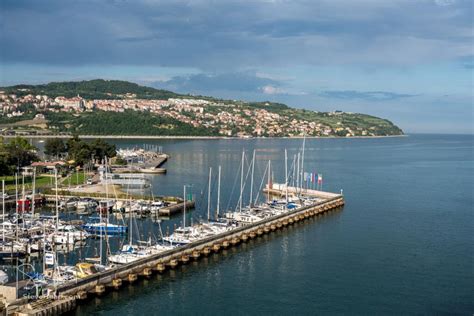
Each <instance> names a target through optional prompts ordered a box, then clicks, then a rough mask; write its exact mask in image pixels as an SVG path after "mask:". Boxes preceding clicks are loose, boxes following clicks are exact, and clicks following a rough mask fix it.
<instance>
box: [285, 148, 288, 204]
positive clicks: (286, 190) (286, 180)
mask: <svg viewBox="0 0 474 316" xmlns="http://www.w3.org/2000/svg"><path fill="white" fill-rule="evenodd" d="M285 196H286V204H288V151H287V150H286V148H285Z"/></svg>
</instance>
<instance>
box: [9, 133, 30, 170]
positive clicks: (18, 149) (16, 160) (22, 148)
mask: <svg viewBox="0 0 474 316" xmlns="http://www.w3.org/2000/svg"><path fill="white" fill-rule="evenodd" d="M5 148H6V151H7V153H8V161H9V165H10V166H11V167H13V168H14V169H19V168H21V167H24V166H28V165H30V164H31V163H32V162H33V161H35V160H38V156H37V155H36V150H37V149H36V147H34V146H33V145H31V144H30V143H29V142H28V140H27V139H25V138H23V137H16V138H13V139H12V140H11V141H10V142H9V143H8V144H7V145H5Z"/></svg>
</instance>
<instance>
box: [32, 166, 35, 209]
mask: <svg viewBox="0 0 474 316" xmlns="http://www.w3.org/2000/svg"><path fill="white" fill-rule="evenodd" d="M35 189H36V167H33V189H32V191H33V192H32V198H31V203H32V205H31V214H32V215H35Z"/></svg>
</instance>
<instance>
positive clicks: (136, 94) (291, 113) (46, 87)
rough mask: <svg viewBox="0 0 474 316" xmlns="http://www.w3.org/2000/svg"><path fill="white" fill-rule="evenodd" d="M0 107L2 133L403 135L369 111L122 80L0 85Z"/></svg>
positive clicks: (396, 128)
mask: <svg viewBox="0 0 474 316" xmlns="http://www.w3.org/2000/svg"><path fill="white" fill-rule="evenodd" d="M0 102H1V105H2V108H1V109H2V112H1V114H0V128H2V133H3V134H5V133H18V132H19V131H22V132H24V133H38V134H39V133H44V132H47V133H53V134H57V133H67V134H82V135H85V134H87V135H144V136H149V135H151V136H155V135H156V136H159V135H163V136H173V135H176V136H178V135H179V136H197V135H199V136H230V137H232V136H238V137H259V136H260V137H262V136H264V137H280V136H285V137H286V136H287V137H293V136H301V135H308V136H322V137H324V136H344V137H351V136H389V135H402V134H403V131H402V130H401V129H400V128H399V127H397V126H396V125H394V124H393V123H392V122H390V121H389V120H386V119H381V118H378V117H374V116H371V115H366V114H360V113H348V112H342V111H333V112H318V111H310V110H304V109H294V108H290V107H288V106H287V105H285V104H282V103H276V102H244V101H235V100H222V99H218V98H213V97H206V96H193V95H184V94H177V93H174V92H171V91H167V90H160V89H155V88H151V87H145V86H141V85H138V84H136V83H131V82H127V81H119V80H103V79H96V80H89V81H78V82H51V83H48V84H42V85H16V86H11V87H4V88H0ZM26 126H28V128H26ZM25 130H26V131H25Z"/></svg>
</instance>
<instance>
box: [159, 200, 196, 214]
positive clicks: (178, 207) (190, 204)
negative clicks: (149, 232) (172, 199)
mask: <svg viewBox="0 0 474 316" xmlns="http://www.w3.org/2000/svg"><path fill="white" fill-rule="evenodd" d="M185 203H186V209H187V210H190V209H193V208H194V205H195V203H194V201H186V202H180V203H177V204H172V205H168V206H165V207H163V208H160V210H159V211H158V215H160V216H167V217H170V216H173V215H174V214H177V213H181V211H183V210H184V206H185Z"/></svg>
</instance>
